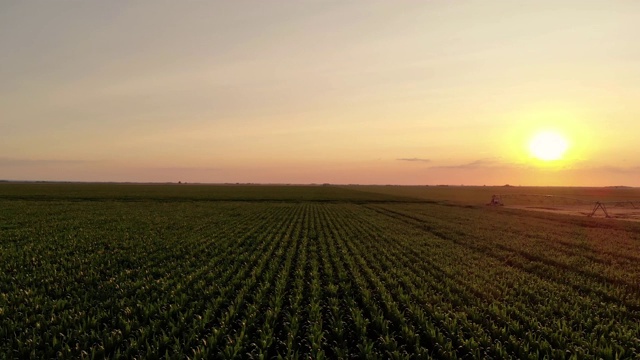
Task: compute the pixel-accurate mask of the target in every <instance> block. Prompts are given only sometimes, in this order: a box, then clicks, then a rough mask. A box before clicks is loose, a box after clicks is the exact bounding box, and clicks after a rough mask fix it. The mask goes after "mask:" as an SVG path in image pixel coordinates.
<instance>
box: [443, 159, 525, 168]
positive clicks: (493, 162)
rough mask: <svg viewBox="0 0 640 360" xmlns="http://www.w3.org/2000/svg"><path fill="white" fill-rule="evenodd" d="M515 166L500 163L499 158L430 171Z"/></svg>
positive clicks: (444, 166)
mask: <svg viewBox="0 0 640 360" xmlns="http://www.w3.org/2000/svg"><path fill="white" fill-rule="evenodd" d="M507 165H512V166H515V164H506V163H502V162H501V161H500V158H484V159H478V160H474V161H472V162H470V163H466V164H460V165H442V166H432V167H431V169H477V168H483V167H495V166H507Z"/></svg>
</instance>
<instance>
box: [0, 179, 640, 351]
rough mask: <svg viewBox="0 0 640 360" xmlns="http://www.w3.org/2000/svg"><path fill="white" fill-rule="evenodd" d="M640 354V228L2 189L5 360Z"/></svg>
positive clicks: (313, 195)
mask: <svg viewBox="0 0 640 360" xmlns="http://www.w3.org/2000/svg"><path fill="white" fill-rule="evenodd" d="M543 357H546V358H553V359H585V358H603V359H623V358H639V357H640V223H634V222H624V221H619V220H610V219H590V218H582V217H571V216H561V215H555V214H547V213H536V212H526V211H521V210H513V209H501V208H494V207H487V206H481V205H473V206H471V205H469V206H465V205H453V204H450V203H439V202H430V201H427V200H425V199H419V200H418V199H411V198H410V197H408V196H406V194H405V196H403V197H393V196H391V195H383V194H374V193H369V192H363V191H358V190H356V189H354V188H348V189H347V188H340V187H330V186H329V187H320V186H317V187H259V186H256V187H242V186H237V187H235V186H227V187H224V186H218V187H213V186H209V187H206V186H201V187H198V186H168V185H167V186H155V185H148V186H143V185H129V186H124V185H70V184H66V185H49V186H47V185H44V184H40V185H35V184H33V185H20V186H18V185H13V184H2V185H0V358H15V359H29V358H32V359H46V358H99V359H102V358H112V359H113V358H122V359H132V358H139V359H146V358H150V359H156V358H167V359H186V358H190V359H205V358H256V359H273V358H283V359H296V358H305V359H306V358H313V359H322V358H329V359H337V358H342V359H347V358H369V359H375V358H392V359H404V358H413V359H429V358H434V359H456V358H465V359H539V358H543Z"/></svg>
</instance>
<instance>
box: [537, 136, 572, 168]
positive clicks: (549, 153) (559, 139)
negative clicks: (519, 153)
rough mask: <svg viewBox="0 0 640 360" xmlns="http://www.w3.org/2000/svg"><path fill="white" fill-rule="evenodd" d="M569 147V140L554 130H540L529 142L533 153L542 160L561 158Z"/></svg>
mask: <svg viewBox="0 0 640 360" xmlns="http://www.w3.org/2000/svg"><path fill="white" fill-rule="evenodd" d="M568 148H569V144H568V143H567V140H566V139H565V138H564V137H563V136H562V135H560V134H558V133H556V132H553V131H544V132H540V133H538V134H536V135H535V136H534V137H533V138H532V139H531V142H530V143H529V151H531V155H533V156H534V157H536V158H537V159H540V160H542V161H553V160H560V159H562V156H563V155H564V153H565V152H566V151H567V149H568Z"/></svg>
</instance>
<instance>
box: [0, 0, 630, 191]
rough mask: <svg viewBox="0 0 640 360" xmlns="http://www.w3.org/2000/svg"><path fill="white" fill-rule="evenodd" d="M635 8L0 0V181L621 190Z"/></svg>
mask: <svg viewBox="0 0 640 360" xmlns="http://www.w3.org/2000/svg"><path fill="white" fill-rule="evenodd" d="M638 14H640V1H636V0H628V1H623V0H620V1H605V0H602V1H595V0H565V1H551V0H538V1H511V0H482V1H480V0H477V1H476V0H468V1H464V0H447V1H444V0H442V1H439V0H432V1H426V0H425V1H415V0H414V1H377V0H371V1H344V0H340V1H282V0H273V1H263V0H260V1H244V0H238V1H213V0H212V1H204V0H203V1H191V0H187V1H170V0H166V1H155V0H154V1H151V0H149V1H145V0H139V1H73V0H59V1H53V0H46V1H45V0H43V1H37V0H28V1H23V0H16V1H14V0H3V1H1V2H0V179H5V180H52V181H132V182H167V181H169V182H178V181H182V182H206V183H226V182H231V183H236V182H241V183H245V182H252V183H339V184H355V183H359V184H453V185H458V184H465V185H485V184H486V185H502V184H506V183H508V184H512V185H534V186H544V185H552V186H613V185H627V186H640V142H639V137H638V135H639V134H640V85H639V84H640V42H639V41H638V34H640V22H639V21H638ZM541 131H551V132H553V133H555V134H558V135H559V136H561V137H562V138H563V139H565V141H566V143H567V150H566V152H565V153H564V154H563V156H562V157H561V158H560V159H558V160H552V161H543V160H539V159H537V158H535V156H534V154H533V153H532V151H531V150H530V143H531V139H532V138H534V137H535V135H536V134H537V133H539V132H541Z"/></svg>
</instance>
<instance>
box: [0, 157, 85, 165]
mask: <svg viewBox="0 0 640 360" xmlns="http://www.w3.org/2000/svg"><path fill="white" fill-rule="evenodd" d="M91 162H94V161H89V160H61V159H17V158H2V157H0V166H2V167H9V166H15V167H18V166H44V165H80V164H87V163H91Z"/></svg>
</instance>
